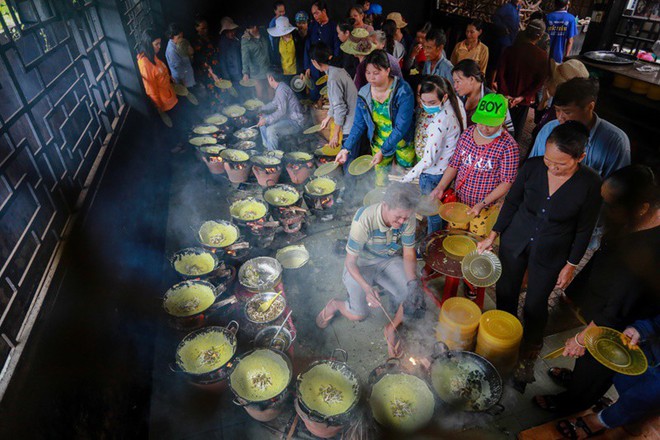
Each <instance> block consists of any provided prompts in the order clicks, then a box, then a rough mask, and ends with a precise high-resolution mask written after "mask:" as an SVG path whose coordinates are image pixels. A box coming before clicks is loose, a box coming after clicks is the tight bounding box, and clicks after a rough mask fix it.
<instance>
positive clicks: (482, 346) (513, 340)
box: [475, 310, 523, 374]
mask: <svg viewBox="0 0 660 440" xmlns="http://www.w3.org/2000/svg"><path fill="white" fill-rule="evenodd" d="M522 335H523V327H522V324H521V323H520V321H519V320H518V318H516V317H515V316H513V315H512V314H510V313H507V312H504V311H502V310H490V311H488V312H486V313H484V314H483V315H481V319H480V320H479V333H478V334H477V349H476V350H475V352H476V353H477V354H478V355H480V356H483V357H485V358H486V359H488V360H489V361H490V362H491V363H492V364H493V365H494V366H495V368H497V369H498V371H499V372H500V374H506V373H509V372H511V371H512V370H513V368H514V367H515V366H516V362H517V360H518V349H519V347H520V341H521V339H522Z"/></svg>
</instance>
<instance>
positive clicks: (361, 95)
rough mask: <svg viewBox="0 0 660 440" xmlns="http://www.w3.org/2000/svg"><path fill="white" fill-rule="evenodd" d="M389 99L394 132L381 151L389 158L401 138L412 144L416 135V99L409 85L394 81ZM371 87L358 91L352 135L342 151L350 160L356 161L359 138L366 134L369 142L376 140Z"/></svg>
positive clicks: (398, 79)
mask: <svg viewBox="0 0 660 440" xmlns="http://www.w3.org/2000/svg"><path fill="white" fill-rule="evenodd" d="M392 88H393V90H392V95H391V97H390V116H391V118H392V133H391V134H390V136H389V137H388V138H387V139H386V140H385V143H384V144H383V147H382V149H381V151H382V152H383V156H385V157H389V156H392V155H393V154H394V153H395V152H396V144H398V143H399V142H400V141H401V140H402V139H403V140H405V141H406V142H411V141H412V139H413V136H414V134H415V125H414V124H413V116H414V109H415V97H414V95H413V91H412V89H411V88H410V85H408V83H407V82H406V81H404V80H402V79H400V78H397V77H395V78H394V84H393V85H392ZM372 112H373V105H372V100H371V84H367V85H366V86H364V87H362V88H361V89H360V91H359V92H358V100H357V109H356V112H355V120H354V121H353V127H352V128H351V133H350V134H349V135H348V138H347V139H346V141H345V142H344V146H343V148H344V149H346V150H348V152H349V159H355V158H356V157H357V154H358V151H359V143H360V138H361V137H362V135H363V134H364V132H365V131H366V132H367V136H368V137H369V141H371V140H372V139H373V137H374V132H375V131H376V124H375V123H374V119H373V116H372Z"/></svg>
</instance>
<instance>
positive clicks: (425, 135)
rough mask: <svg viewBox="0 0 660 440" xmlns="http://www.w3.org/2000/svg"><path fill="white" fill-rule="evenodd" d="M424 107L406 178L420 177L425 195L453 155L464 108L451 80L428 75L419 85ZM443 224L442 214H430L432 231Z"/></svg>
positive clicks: (463, 125)
mask: <svg viewBox="0 0 660 440" xmlns="http://www.w3.org/2000/svg"><path fill="white" fill-rule="evenodd" d="M419 97H420V104H421V107H422V108H421V110H420V112H419V114H418V116H417V124H416V127H415V154H416V155H417V165H415V166H414V167H413V168H412V169H411V170H410V171H408V174H406V175H405V176H404V178H403V182H411V181H412V180H413V179H415V178H417V177H419V187H420V190H421V192H422V194H430V193H431V191H433V190H434V189H435V187H436V186H437V185H438V183H440V180H441V179H442V174H443V173H444V171H445V170H446V169H447V166H448V165H449V159H451V157H452V155H453V154H454V149H455V148H456V143H457V142H458V138H459V136H460V135H461V132H462V131H463V129H464V128H465V118H466V116H465V110H464V109H463V103H462V102H460V100H459V99H458V98H457V96H456V94H455V93H454V89H453V88H452V86H451V84H449V81H447V80H446V79H445V78H441V77H439V76H426V77H424V78H423V79H422V82H421V84H420V86H419ZM441 227H442V220H441V219H440V217H439V216H437V215H434V216H430V217H428V232H429V234H430V233H432V232H435V231H437V230H439V229H440V228H441Z"/></svg>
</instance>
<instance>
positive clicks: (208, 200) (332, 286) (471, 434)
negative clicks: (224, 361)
mask: <svg viewBox="0 0 660 440" xmlns="http://www.w3.org/2000/svg"><path fill="white" fill-rule="evenodd" d="M171 188H172V194H171V198H170V210H169V220H168V239H167V249H168V252H174V251H176V250H177V249H180V248H182V247H187V246H193V245H195V244H196V243H195V233H194V230H193V226H194V225H198V224H200V223H201V222H203V221H204V220H208V219H229V214H228V205H227V197H228V195H229V194H234V193H235V192H236V189H235V188H234V187H233V186H231V185H229V183H228V182H226V181H224V182H223V181H222V180H217V179H213V178H211V177H210V176H209V174H208V172H207V171H206V167H205V166H204V165H203V164H202V163H201V162H199V161H198V160H197V159H196V158H195V157H193V156H192V155H183V156H180V160H177V161H176V163H175V164H174V169H173V181H172V186H171ZM353 211H354V209H353V208H351V209H350V210H346V211H345V212H343V215H341V216H338V217H337V218H336V219H335V220H333V221H331V222H326V223H319V222H315V223H312V224H310V225H309V226H308V229H307V237H306V238H305V239H303V240H302V243H304V244H305V246H306V247H307V249H308V250H309V252H310V254H311V261H310V262H309V263H308V264H307V265H306V266H304V267H303V268H301V269H297V270H292V271H285V273H284V276H283V281H284V286H285V294H286V297H287V300H288V302H289V304H290V306H291V308H292V310H293V316H292V317H293V322H294V325H295V326H296V329H297V333H298V334H297V339H296V341H295V343H294V350H295V360H294V370H296V371H294V375H295V374H297V373H298V372H299V371H300V370H302V369H304V368H305V367H306V365H308V364H309V363H311V362H312V361H313V360H316V359H319V358H323V357H328V356H329V355H330V353H331V352H332V350H333V349H335V348H342V349H344V350H346V351H347V353H348V358H349V360H348V362H349V364H350V366H351V367H352V368H353V369H354V370H355V372H356V373H357V375H358V376H359V378H360V380H361V383H362V384H366V382H367V377H368V375H369V373H370V372H371V371H372V370H373V369H374V368H375V367H376V366H378V365H380V364H382V363H383V362H384V361H385V360H386V359H387V348H386V344H385V340H384V338H383V333H382V329H383V326H384V325H385V324H386V323H387V318H386V317H385V316H384V314H383V312H382V311H380V310H379V309H374V310H372V313H371V314H370V316H369V317H368V318H367V319H366V320H365V321H363V322H357V323H356V322H350V321H348V320H346V319H344V318H341V317H338V318H336V319H335V320H333V322H332V324H331V325H330V326H329V327H328V328H327V329H325V330H319V329H318V328H317V327H316V326H315V323H314V318H315V316H316V314H317V313H318V312H319V311H320V310H321V308H322V307H323V306H324V305H325V303H326V302H327V301H328V300H329V299H330V298H333V297H336V298H344V297H345V291H344V288H343V285H342V283H341V271H342V265H343V256H338V255H336V254H334V253H333V251H332V249H333V247H334V244H335V242H336V241H337V240H340V239H344V238H346V236H347V233H348V225H349V221H350V218H351V216H352V214H353ZM275 249H276V247H275V248H274V249H269V250H262V251H257V253H259V254H270V255H274V250H275ZM171 281H172V284H173V283H174V282H176V279H175V278H174V277H172V280H171ZM438 287H441V285H440V286H438ZM492 296H493V292H489V295H488V297H487V299H486V306H485V309H492V308H494V302H493V299H492ZM427 305H428V310H427V312H426V316H425V317H424V318H423V319H421V320H418V321H415V322H413V323H408V322H407V323H405V324H404V326H403V328H402V329H401V334H402V335H403V337H404V339H405V340H406V341H407V342H408V346H409V347H410V349H411V351H412V352H414V353H419V354H420V355H424V354H428V353H430V351H431V350H432V345H433V342H434V341H435V329H434V328H435V327H434V326H435V322H436V320H437V316H438V310H437V308H436V307H435V305H434V304H432V302H431V301H427ZM218 319H219V322H222V321H223V320H222V318H218ZM551 320H552V325H551V326H549V329H550V330H551V331H552V333H553V334H552V335H549V336H548V337H547V338H546V344H545V348H544V353H546V352H549V351H552V350H554V349H555V348H557V347H559V346H560V345H562V344H563V342H564V341H565V339H566V338H567V337H569V336H572V335H573V334H575V332H576V330H575V328H576V326H577V324H576V320H575V318H574V317H573V315H572V314H570V312H567V310H566V309H565V308H564V307H562V306H558V307H554V308H553V309H552V315H551ZM185 333H186V332H177V331H174V330H171V329H169V328H168V327H167V325H166V323H165V320H164V319H163V322H162V328H161V331H160V333H159V336H158V338H157V341H156V348H155V360H154V368H153V392H152V401H151V422H150V436H151V437H152V438H154V439H163V438H185V439H195V438H201V437H202V436H203V437H204V438H209V437H210V438H237V437H238V436H239V435H240V436H242V437H244V438H250V439H252V438H255V439H256V438H259V439H261V438H282V436H283V434H284V429H285V428H286V425H287V422H288V421H290V419H291V418H292V417H293V414H294V413H293V408H292V405H288V407H286V410H285V411H284V413H283V415H282V416H281V417H280V418H278V419H277V420H276V421H274V422H271V423H269V424H260V423H257V422H255V421H253V420H252V419H251V418H250V417H249V416H247V414H246V413H245V412H244V411H243V409H241V408H240V407H238V406H236V405H233V404H232V402H231V400H232V396H231V391H229V390H227V391H225V392H224V393H222V394H209V393H205V392H201V391H199V390H197V389H195V388H193V387H191V386H190V385H189V384H188V383H187V382H186V380H185V378H183V377H180V376H179V375H177V374H175V373H172V372H171V371H169V369H168V365H169V364H170V363H171V362H173V360H174V351H175V348H176V345H177V344H178V342H179V341H180V340H181V339H182V337H183V336H184V335H185ZM249 349H250V346H249V344H247V345H246V344H244V345H243V346H240V345H239V352H240V351H247V350H249ZM571 364H572V361H570V360H566V359H563V358H558V359H555V360H552V361H549V362H546V361H543V360H540V361H539V362H538V363H537V366H536V379H537V381H536V382H535V383H533V384H531V385H530V386H528V387H527V390H526V392H525V394H524V395H521V394H520V393H518V392H517V391H515V390H513V389H512V388H511V387H509V386H507V387H506V390H505V394H504V397H503V399H502V404H503V405H505V407H506V410H505V412H504V413H503V414H501V415H499V416H497V417H493V416H489V415H485V414H472V415H471V414H464V413H461V414H451V413H450V412H448V410H444V409H440V410H439V411H438V413H437V414H438V417H437V420H436V422H437V425H438V426H437V428H438V430H437V431H435V433H437V434H438V435H440V434H442V435H444V436H448V437H449V438H459V437H460V438H513V437H515V435H516V434H517V433H518V432H519V431H521V430H523V429H526V428H529V427H532V426H536V425H538V424H541V423H544V422H547V421H550V420H552V419H553V416H552V414H549V413H546V412H544V411H541V410H539V409H537V408H536V407H535V406H534V405H533V404H532V402H531V398H532V396H533V395H536V394H552V393H557V392H559V391H561V390H560V389H559V388H558V387H557V386H555V385H554V384H553V383H552V382H551V381H550V379H549V378H548V377H547V375H546V371H547V369H548V368H549V366H551V365H552V366H555V365H559V366H570V365H571ZM294 377H295V376H294ZM363 403H364V405H363V406H365V407H366V401H363ZM294 438H308V437H306V436H305V435H304V434H302V433H300V434H298V433H297V434H296V435H295V436H294Z"/></svg>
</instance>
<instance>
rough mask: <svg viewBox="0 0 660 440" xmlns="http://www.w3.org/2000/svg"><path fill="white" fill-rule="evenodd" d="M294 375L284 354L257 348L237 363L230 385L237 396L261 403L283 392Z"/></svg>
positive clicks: (231, 374)
mask: <svg viewBox="0 0 660 440" xmlns="http://www.w3.org/2000/svg"><path fill="white" fill-rule="evenodd" d="M292 375H293V373H292V369H291V364H290V361H289V359H288V358H287V357H286V356H285V355H284V354H283V353H281V352H279V351H275V350H270V349H264V348H257V349H255V350H252V351H251V352H249V353H246V354H245V355H244V356H242V357H240V358H239V359H237V360H236V364H235V365H234V368H233V370H232V372H231V373H230V375H229V385H230V387H231V389H232V391H233V392H234V394H236V396H237V397H239V398H241V399H243V400H246V401H248V402H262V401H265V400H269V399H272V398H274V397H276V396H278V395H279V394H280V393H282V392H283V391H284V390H285V389H286V388H287V387H288V386H289V383H290V382H291V377H292Z"/></svg>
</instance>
